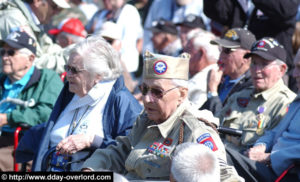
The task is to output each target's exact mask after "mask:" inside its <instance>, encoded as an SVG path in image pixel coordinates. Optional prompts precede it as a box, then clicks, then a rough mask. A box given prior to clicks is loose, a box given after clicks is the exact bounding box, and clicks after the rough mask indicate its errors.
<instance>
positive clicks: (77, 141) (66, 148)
mask: <svg viewBox="0 0 300 182" xmlns="http://www.w3.org/2000/svg"><path fill="white" fill-rule="evenodd" d="M93 139H94V135H88V134H78V135H70V136H68V137H67V138H65V139H63V140H62V141H60V142H59V144H58V145H57V146H56V151H58V152H59V153H60V154H69V155H70V154H74V153H76V152H78V151H80V150H82V149H85V148H89V147H90V146H91V144H92V142H93Z"/></svg>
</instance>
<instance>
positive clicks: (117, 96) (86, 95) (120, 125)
mask: <svg viewBox="0 0 300 182" xmlns="http://www.w3.org/2000/svg"><path fill="white" fill-rule="evenodd" d="M65 69H66V71H67V77H66V78H67V81H68V82H67V83H66V84H65V87H64V88H63V90H62V91H61V94H60V96H59V97H58V99H57V102H56V104H55V107H54V109H53V111H52V114H51V116H50V119H49V120H48V122H47V123H46V124H45V125H41V126H39V127H36V128H33V129H32V130H30V132H29V133H28V134H27V136H26V135H25V136H24V137H23V138H22V141H21V143H22V142H24V143H23V145H22V147H19V148H18V152H19V153H17V155H18V156H17V157H18V158H17V159H18V160H23V159H24V158H25V157H26V158H28V159H34V161H33V169H32V170H33V171H40V170H41V163H42V159H43V157H44V155H45V153H46V152H47V151H48V150H49V148H52V147H56V152H55V153H54V154H53V156H52V158H51V160H50V163H51V164H53V163H54V164H53V165H50V167H49V168H50V171H63V170H65V169H67V170H71V171H74V170H78V169H80V168H81V165H82V163H83V160H84V158H85V157H87V156H88V155H89V154H90V153H91V152H92V151H93V149H96V148H104V147H106V146H107V145H109V144H116V141H115V138H116V137H117V136H119V135H127V134H128V132H129V130H130V129H131V127H132V124H133V122H134V121H135V119H136V117H137V116H138V114H140V112H141V109H142V107H141V106H140V105H139V103H138V102H137V100H136V99H135V98H134V97H133V96H132V95H131V93H130V92H129V91H128V90H127V88H126V87H125V85H124V80H123V77H122V76H121V74H122V68H121V63H120V58H119V55H118V53H117V52H116V51H115V50H114V49H113V48H112V47H111V46H110V45H109V44H108V43H107V42H106V41H105V40H104V39H103V38H101V36H99V35H95V36H91V37H89V38H87V39H86V40H85V41H83V42H80V43H78V44H76V45H75V47H74V48H73V49H72V51H71V53H70V58H69V60H68V63H67V64H66V66H65ZM34 138H39V140H38V141H36V142H35V141H34ZM33 146H35V147H33ZM36 146H39V147H38V148H37V147H36ZM84 149H90V150H84ZM28 153H31V154H32V155H31V156H26V154H28ZM23 154H24V155H23ZM57 160H58V161H62V162H61V163H55V161H57ZM75 161H77V162H75ZM78 161H79V162H78ZM66 163H69V164H71V165H69V166H65V164H66ZM68 168H69V169H68Z"/></svg>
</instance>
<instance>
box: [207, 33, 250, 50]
mask: <svg viewBox="0 0 300 182" xmlns="http://www.w3.org/2000/svg"><path fill="white" fill-rule="evenodd" d="M255 41H256V38H255V35H254V34H253V33H251V32H250V31H249V30H246V29H243V28H233V29H230V30H228V31H227V32H226V33H225V35H224V37H223V38H222V39H217V40H212V41H210V43H211V44H216V45H219V46H222V47H225V48H244V49H247V50H250V49H251V47H252V44H253V43H254V42H255Z"/></svg>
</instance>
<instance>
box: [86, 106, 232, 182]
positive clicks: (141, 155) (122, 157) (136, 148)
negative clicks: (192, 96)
mask: <svg viewBox="0 0 300 182" xmlns="http://www.w3.org/2000/svg"><path fill="white" fill-rule="evenodd" d="M189 107H190V105H189V103H188V102H184V103H183V104H181V105H180V106H179V107H178V108H177V110H176V111H175V112H174V113H173V114H172V115H171V116H170V117H169V119H167V120H166V121H165V122H163V123H161V124H156V123H154V122H153V121H151V120H149V119H148V118H147V114H146V113H142V114H141V115H140V117H138V119H137V121H136V122H135V124H134V126H133V128H132V130H131V133H130V134H129V136H123V137H118V138H117V141H118V144H117V146H112V145H111V146H109V147H108V148H106V149H98V150H96V151H95V152H94V154H93V155H92V156H91V157H90V158H89V159H88V160H87V161H86V162H85V163H84V164H83V167H82V168H90V169H93V170H101V169H109V170H113V171H114V172H118V173H121V174H124V175H125V176H126V178H127V179H129V180H134V179H150V180H168V179H169V175H170V166H171V158H172V154H173V152H174V150H175V147H176V145H178V140H179V133H180V132H179V131H180V127H181V124H182V122H183V123H184V142H197V143H202V144H205V145H207V146H209V147H210V148H211V149H212V150H213V151H214V152H215V154H216V155H217V157H218V159H219V161H220V166H226V155H225V150H224V146H223V144H222V142H221V139H220V138H219V136H218V134H217V133H216V132H215V131H214V130H213V129H212V128H211V127H209V126H207V125H205V124H204V123H203V122H201V121H199V120H198V119H197V118H196V117H195V116H194V115H193V113H192V112H190V111H191V110H192V109H189ZM189 110H190V111H189ZM203 118H205V116H203ZM223 173H224V174H225V175H227V176H225V177H224V178H226V179H229V178H230V175H228V174H229V173H228V172H227V171H225V172H223Z"/></svg>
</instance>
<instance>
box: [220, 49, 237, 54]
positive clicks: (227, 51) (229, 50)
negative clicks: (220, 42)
mask: <svg viewBox="0 0 300 182" xmlns="http://www.w3.org/2000/svg"><path fill="white" fill-rule="evenodd" d="M222 51H223V52H224V53H225V54H230V53H232V52H234V51H236V49H233V48H223V49H222Z"/></svg>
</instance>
